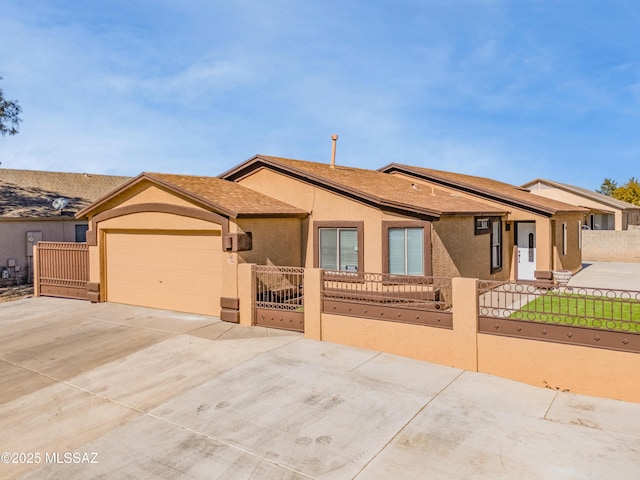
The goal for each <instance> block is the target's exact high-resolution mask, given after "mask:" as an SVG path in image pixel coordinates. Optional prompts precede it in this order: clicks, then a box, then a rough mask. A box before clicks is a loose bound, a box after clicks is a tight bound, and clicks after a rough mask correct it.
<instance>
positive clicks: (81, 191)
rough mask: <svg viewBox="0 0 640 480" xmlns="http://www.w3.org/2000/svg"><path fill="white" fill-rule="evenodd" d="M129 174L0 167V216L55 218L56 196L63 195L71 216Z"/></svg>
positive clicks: (58, 213) (115, 186) (126, 178)
mask: <svg viewBox="0 0 640 480" xmlns="http://www.w3.org/2000/svg"><path fill="white" fill-rule="evenodd" d="M128 179H129V177H120V176H111V175H94V174H87V173H65V172H44V171H38V170H12V169H7V168H0V216H2V217H57V216H60V215H61V212H60V211H59V210H56V209H55V208H53V206H52V203H53V201H54V200H55V199H56V198H60V197H63V198H66V199H67V200H68V204H67V206H66V207H65V208H64V210H63V212H64V214H65V215H72V214H74V213H75V212H77V211H79V210H81V209H83V208H85V207H86V206H88V205H90V204H91V203H92V202H94V201H95V200H97V199H98V198H100V197H102V196H104V195H106V194H107V193H108V192H110V191H112V190H114V189H116V188H117V187H119V186H120V185H122V184H123V183H125V182H126V181H127V180H128Z"/></svg>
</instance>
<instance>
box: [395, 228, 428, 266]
mask: <svg viewBox="0 0 640 480" xmlns="http://www.w3.org/2000/svg"><path fill="white" fill-rule="evenodd" d="M388 236H389V238H388V240H389V265H388V266H389V273H391V274H394V275H424V228H421V227H419V228H389V230H388Z"/></svg>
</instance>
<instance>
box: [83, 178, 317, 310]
mask: <svg viewBox="0 0 640 480" xmlns="http://www.w3.org/2000/svg"><path fill="white" fill-rule="evenodd" d="M77 217H78V218H87V219H88V220H89V230H88V231H87V244H88V245H89V263H90V268H89V276H90V281H89V285H90V287H89V290H90V292H89V296H90V298H91V299H92V301H100V302H105V301H108V302H115V303H124V304H128V305H139V306H143V307H151V308H159V309H166V310H175V311H180V312H188V313H198V314H203V315H213V316H219V317H220V318H221V319H222V320H228V321H238V318H239V300H238V285H237V266H238V264H239V263H245V262H246V263H259V264H271V265H296V264H297V263H299V262H300V252H301V245H302V240H301V231H302V219H304V218H306V217H307V212H305V211H303V210H300V209H298V208H295V207H292V206H291V205H289V204H287V203H284V202H281V201H279V200H276V199H273V198H271V197H268V196H266V195H263V194H261V193H259V192H256V191H254V190H251V189H249V188H246V187H243V186H242V185H239V184H237V183H235V182H230V181H227V180H222V179H220V178H216V177H194V176H187V175H168V174H160V173H143V174H141V175H139V176H138V177H136V178H134V179H133V180H131V181H130V182H128V183H126V184H124V185H123V186H122V187H120V188H119V189H118V190H115V191H114V192H112V193H111V194H110V195H108V196H106V197H104V198H103V199H101V200H99V201H97V202H96V203H94V204H93V205H91V206H89V207H87V208H86V209H85V210H82V211H80V212H79V213H78V214H77ZM92 289H93V290H92Z"/></svg>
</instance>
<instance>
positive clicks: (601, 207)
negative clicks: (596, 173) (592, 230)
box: [530, 183, 639, 230]
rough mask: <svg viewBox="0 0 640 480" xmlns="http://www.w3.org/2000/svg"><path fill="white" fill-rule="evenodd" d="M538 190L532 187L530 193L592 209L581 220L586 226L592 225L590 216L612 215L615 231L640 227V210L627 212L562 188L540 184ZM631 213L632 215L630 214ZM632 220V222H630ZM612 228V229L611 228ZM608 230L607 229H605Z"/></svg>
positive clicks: (537, 186) (537, 185)
mask: <svg viewBox="0 0 640 480" xmlns="http://www.w3.org/2000/svg"><path fill="white" fill-rule="evenodd" d="M535 187H536V188H532V187H530V189H531V190H530V191H531V193H532V194H534V195H538V196H541V197H545V198H550V199H553V200H558V201H561V202H565V203H568V204H570V205H579V206H581V207H585V208H588V209H590V212H587V213H585V215H584V217H583V218H582V219H581V220H582V222H583V223H584V224H586V225H590V223H591V222H590V216H591V215H597V216H599V215H611V216H612V217H613V220H614V222H613V223H614V225H613V226H612V227H613V228H612V229H614V230H627V229H633V230H635V229H638V228H639V227H638V226H637V225H636V223H638V222H637V220H636V217H637V216H638V213H637V212H638V210H637V209H636V210H631V211H625V210H623V209H621V208H616V206H615V205H609V204H606V203H602V202H599V201H597V200H596V199H592V198H589V197H587V196H583V195H578V194H576V193H572V192H569V191H566V190H562V189H560V188H555V187H552V186H548V185H544V184H541V183H538V184H536V185H535ZM630 212H631V213H630ZM630 218H631V222H630ZM610 228H611V227H610ZM604 229H605V230H607V228H604Z"/></svg>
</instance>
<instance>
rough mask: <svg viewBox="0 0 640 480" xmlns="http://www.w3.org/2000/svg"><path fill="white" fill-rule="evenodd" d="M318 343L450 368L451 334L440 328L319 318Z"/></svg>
mask: <svg viewBox="0 0 640 480" xmlns="http://www.w3.org/2000/svg"><path fill="white" fill-rule="evenodd" d="M322 340H324V341H327V342H333V343H340V344H342V345H350V346H352V347H360V348H368V349H371V350H377V351H382V352H387V353H392V354H394V355H401V356H403V357H409V358H415V359H416V360H423V361H426V362H433V363H441V364H444V365H449V366H452V365H453V331H452V330H447V329H444V328H436V327H426V326H422V325H411V324H408V323H396V322H385V321H380V320H373V319H368V318H357V317H346V316H341V315H329V314H323V315H322Z"/></svg>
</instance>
